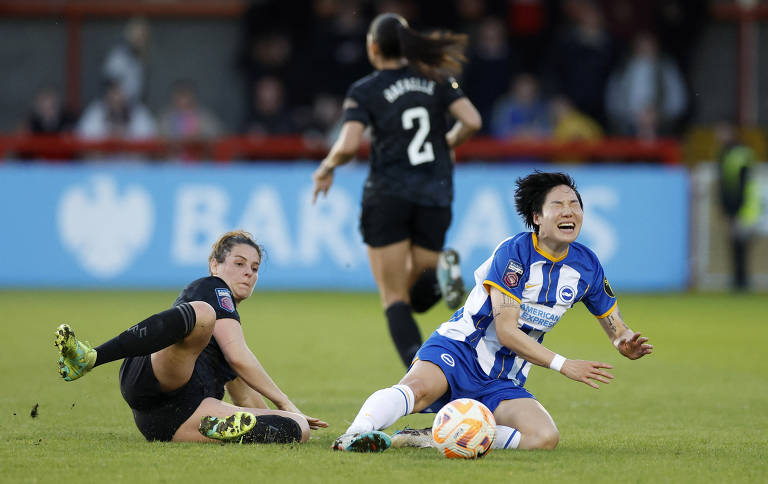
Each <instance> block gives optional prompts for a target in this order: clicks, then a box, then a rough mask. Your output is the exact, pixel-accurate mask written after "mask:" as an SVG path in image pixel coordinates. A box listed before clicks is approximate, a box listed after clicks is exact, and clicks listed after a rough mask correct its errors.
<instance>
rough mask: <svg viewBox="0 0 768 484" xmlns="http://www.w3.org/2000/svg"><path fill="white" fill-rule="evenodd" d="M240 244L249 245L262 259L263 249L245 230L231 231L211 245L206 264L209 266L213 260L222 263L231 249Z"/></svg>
mask: <svg viewBox="0 0 768 484" xmlns="http://www.w3.org/2000/svg"><path fill="white" fill-rule="evenodd" d="M240 244H245V245H250V246H251V247H253V248H254V249H256V252H258V253H259V257H262V253H263V249H262V248H261V246H260V245H259V244H257V243H256V241H255V240H254V238H253V235H251V234H250V233H248V232H246V231H245V230H233V231H232V232H227V233H226V234H224V235H222V236H221V237H219V240H217V241H216V242H215V243H214V244H213V249H212V250H211V255H209V256H208V263H209V264H210V263H211V262H212V261H213V260H215V261H216V262H219V263H221V262H224V259H226V258H227V256H228V255H229V253H230V252H231V251H232V248H234V247H235V246H236V245H240Z"/></svg>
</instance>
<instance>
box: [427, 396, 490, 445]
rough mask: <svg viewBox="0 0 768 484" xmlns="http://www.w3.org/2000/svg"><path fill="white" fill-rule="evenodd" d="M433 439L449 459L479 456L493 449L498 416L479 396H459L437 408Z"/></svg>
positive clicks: (433, 425)
mask: <svg viewBox="0 0 768 484" xmlns="http://www.w3.org/2000/svg"><path fill="white" fill-rule="evenodd" d="M432 439H433V440H434V441H435V446H436V447H437V450H439V451H440V453H441V454H443V455H444V456H445V457H447V458H448V459H478V458H480V457H482V456H484V455H485V454H487V453H488V452H490V451H491V447H492V446H493V441H494V440H496V419H494V418H493V414H492V413H491V411H490V410H488V407H486V406H485V405H483V404H482V403H480V402H478V401H477V400H472V399H471V398H460V399H458V400H454V401H452V402H450V403H448V404H447V405H445V406H444V407H443V408H441V409H440V411H439V412H437V415H436V416H435V422H434V423H433V424H432Z"/></svg>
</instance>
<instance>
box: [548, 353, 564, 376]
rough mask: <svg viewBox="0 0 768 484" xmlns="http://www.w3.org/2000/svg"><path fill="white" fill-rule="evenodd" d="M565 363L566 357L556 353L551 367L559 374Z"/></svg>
mask: <svg viewBox="0 0 768 484" xmlns="http://www.w3.org/2000/svg"><path fill="white" fill-rule="evenodd" d="M563 363H565V357H564V356H562V355H558V354H557V353H555V357H554V358H552V361H551V362H550V363H549V367H550V368H552V369H553V370H555V371H558V372H559V371H560V369H561V368H562V367H563Z"/></svg>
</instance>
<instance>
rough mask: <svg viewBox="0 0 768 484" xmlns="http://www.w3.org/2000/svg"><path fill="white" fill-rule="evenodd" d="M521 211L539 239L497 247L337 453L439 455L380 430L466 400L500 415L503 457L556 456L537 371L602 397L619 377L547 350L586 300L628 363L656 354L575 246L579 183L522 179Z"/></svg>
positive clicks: (520, 238) (419, 440) (411, 437)
mask: <svg viewBox="0 0 768 484" xmlns="http://www.w3.org/2000/svg"><path fill="white" fill-rule="evenodd" d="M515 203H516V206H517V211H518V213H520V215H521V216H522V217H523V218H524V220H525V223H526V225H527V226H528V227H530V228H531V229H533V232H523V233H520V234H517V235H515V236H514V237H510V238H508V239H506V240H504V241H503V242H501V243H500V244H499V245H498V246H497V247H496V249H495V250H494V251H493V254H492V255H491V257H489V258H488V259H487V260H486V261H485V262H484V263H483V264H482V265H481V266H480V267H478V268H477V270H475V287H474V289H473V290H472V292H470V294H469V296H468V297H467V300H466V302H465V304H464V307H462V308H460V309H459V310H458V311H456V313H454V315H453V317H451V319H450V321H448V322H446V323H443V324H442V325H441V326H440V327H439V328H438V329H437V331H435V332H434V333H433V334H432V335H431V336H430V337H429V339H428V340H427V341H426V342H425V343H424V345H423V346H422V347H421V348H420V349H419V351H418V353H417V354H416V357H415V358H414V360H413V363H412V364H411V367H410V369H409V370H408V373H407V374H406V375H405V377H403V379H402V380H400V383H399V384H397V385H395V386H393V387H390V388H385V389H382V390H379V391H377V392H375V393H374V394H373V395H371V396H370V397H369V398H368V400H366V402H365V403H364V404H363V407H362V408H361V409H360V412H359V413H358V414H357V417H356V418H355V420H354V421H353V422H352V425H350V426H349V428H348V429H347V432H346V433H345V434H344V435H342V436H341V437H339V438H338V439H336V441H335V442H334V443H333V448H334V449H336V450H348V451H358V452H373V451H376V452H378V451H382V450H385V449H387V448H388V447H389V446H390V445H395V446H419V447H426V446H430V445H431V440H432V439H431V437H430V436H429V429H424V430H413V429H407V430H405V431H401V432H398V433H396V434H395V435H394V436H393V437H392V439H390V437H389V436H388V435H387V434H385V433H384V432H381V430H382V429H385V428H387V427H389V426H390V425H392V424H394V423H395V422H396V421H397V419H399V418H400V417H403V416H405V415H408V414H410V413H413V412H422V411H424V412H437V411H438V410H440V408H441V407H442V406H443V405H444V404H446V403H448V402H449V401H451V400H454V399H458V398H473V399H475V400H479V401H480V402H482V403H484V404H485V405H486V406H487V407H488V408H489V409H490V410H491V411H492V412H493V415H494V417H495V418H496V423H497V434H496V441H495V443H494V448H506V449H512V448H519V449H553V448H555V446H557V443H558V441H559V438H560V435H559V432H558V430H557V427H556V426H555V423H554V421H553V420H552V417H551V416H550V415H549V413H548V412H547V411H546V409H545V408H544V407H543V406H542V405H541V404H540V403H539V402H538V401H537V400H536V399H535V398H534V397H533V395H532V394H531V393H529V392H528V390H526V389H525V388H524V387H523V385H524V384H525V380H526V378H527V376H528V372H529V371H530V369H531V365H532V364H534V365H538V366H543V367H545V368H546V367H548V368H551V369H553V370H555V371H558V372H560V373H562V374H563V375H565V376H566V377H568V378H570V379H572V380H575V381H579V382H582V383H585V384H587V385H589V386H591V387H593V388H598V383H597V382H601V383H608V382H609V381H610V380H611V379H612V378H613V375H611V374H610V373H608V372H607V371H606V370H607V369H610V368H611V365H609V364H607V363H602V362H599V361H585V360H574V359H566V358H565V357H563V356H561V355H558V354H556V353H554V352H553V351H550V350H549V349H547V348H545V347H544V346H542V344H541V342H542V340H543V339H544V335H545V334H546V333H548V332H549V331H550V330H551V329H552V328H553V327H554V326H555V325H556V324H557V322H558V321H559V320H560V318H561V317H562V316H563V313H565V311H566V310H567V309H569V308H570V307H572V306H573V304H574V303H576V302H579V301H582V302H583V303H584V304H585V305H586V306H587V309H588V310H589V311H590V312H591V313H592V314H594V315H595V316H596V317H597V319H598V321H599V322H600V324H601V325H602V327H603V329H604V330H605V332H606V334H607V335H608V337H609V338H610V340H611V342H612V343H613V344H614V346H615V347H616V349H618V351H619V352H620V353H621V354H622V355H624V356H626V357H627V358H629V359H631V360H635V359H637V358H640V357H642V356H645V355H647V354H650V353H651V351H652V348H653V347H652V345H650V344H647V343H646V342H647V341H648V338H644V337H641V336H640V333H635V332H633V331H632V330H631V329H629V327H628V326H627V325H626V324H625V323H624V321H623V320H622V317H621V314H620V313H619V309H618V306H617V303H616V297H615V296H614V294H613V291H612V290H611V287H610V285H609V284H608V280H607V279H606V277H605V275H604V274H603V268H602V266H601V265H600V261H598V259H597V256H595V254H594V253H593V252H592V251H591V250H590V249H588V248H587V247H585V246H583V245H581V244H579V243H577V242H575V240H576V237H577V236H578V235H579V231H580V230H581V224H582V219H583V212H582V207H583V206H582V202H581V196H580V195H579V192H578V191H577V190H576V186H575V184H574V182H573V180H572V179H571V177H569V176H568V175H565V174H562V173H542V172H538V171H537V172H535V173H533V174H531V175H529V176H527V177H525V178H522V179H519V180H517V189H516V191H515Z"/></svg>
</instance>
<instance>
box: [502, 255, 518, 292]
mask: <svg viewBox="0 0 768 484" xmlns="http://www.w3.org/2000/svg"><path fill="white" fill-rule="evenodd" d="M522 275H523V266H522V264H520V263H519V262H516V261H513V260H511V259H510V261H509V262H508V263H507V268H506V269H504V275H503V276H502V277H501V278H502V280H503V281H504V284H506V285H507V287H508V288H510V289H512V288H513V287H517V285H518V284H519V283H520V276H522Z"/></svg>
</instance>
